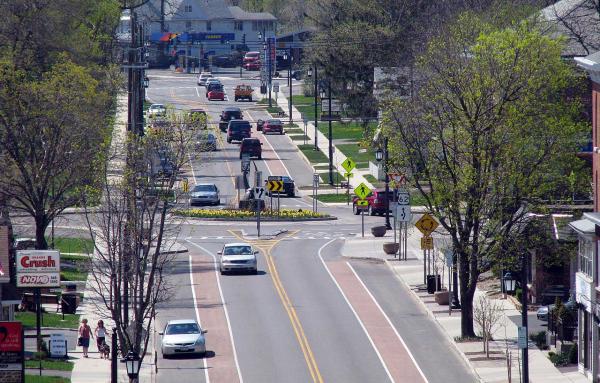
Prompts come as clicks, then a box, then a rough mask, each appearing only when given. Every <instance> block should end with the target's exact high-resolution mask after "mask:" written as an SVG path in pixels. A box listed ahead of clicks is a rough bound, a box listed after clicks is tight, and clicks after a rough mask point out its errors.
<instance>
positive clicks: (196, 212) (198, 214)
mask: <svg viewBox="0 0 600 383" xmlns="http://www.w3.org/2000/svg"><path fill="white" fill-rule="evenodd" d="M173 214H174V215H178V216H183V217H194V218H249V219H250V218H254V216H255V215H256V213H255V212H254V211H250V210H236V209H222V210H212V209H188V210H175V211H173ZM260 215H261V216H262V217H269V218H275V217H279V218H281V219H294V218H298V219H302V218H328V217H330V215H328V214H321V213H313V212H312V210H302V209H298V210H291V209H281V210H280V212H279V215H278V214H277V211H276V210H265V211H263V212H261V213H260Z"/></svg>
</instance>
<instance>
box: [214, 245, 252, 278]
mask: <svg viewBox="0 0 600 383" xmlns="http://www.w3.org/2000/svg"><path fill="white" fill-rule="evenodd" d="M217 254H218V255H219V256H220V258H219V271H220V272H221V274H225V273H226V272H229V271H249V272H252V273H254V274H256V273H257V272H258V267H257V262H256V255H257V254H258V251H256V250H254V248H252V246H251V245H249V244H247V243H228V244H226V245H225V246H223V249H222V250H221V251H219V252H218V253H217Z"/></svg>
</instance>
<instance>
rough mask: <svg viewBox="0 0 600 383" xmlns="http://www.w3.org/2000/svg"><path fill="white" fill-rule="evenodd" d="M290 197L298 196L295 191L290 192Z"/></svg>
mask: <svg viewBox="0 0 600 383" xmlns="http://www.w3.org/2000/svg"><path fill="white" fill-rule="evenodd" d="M288 196H289V197H291V198H294V197H295V196H296V193H295V192H291V193H290V194H288Z"/></svg>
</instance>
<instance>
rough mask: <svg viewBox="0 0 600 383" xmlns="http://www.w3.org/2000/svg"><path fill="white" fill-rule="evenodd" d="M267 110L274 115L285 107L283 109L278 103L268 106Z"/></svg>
mask: <svg viewBox="0 0 600 383" xmlns="http://www.w3.org/2000/svg"><path fill="white" fill-rule="evenodd" d="M267 112H269V113H271V114H272V115H277V114H278V113H279V112H283V109H281V108H280V107H279V106H278V105H275V106H271V107H268V106H267Z"/></svg>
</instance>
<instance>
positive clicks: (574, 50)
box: [540, 0, 600, 57]
mask: <svg viewBox="0 0 600 383" xmlns="http://www.w3.org/2000/svg"><path fill="white" fill-rule="evenodd" d="M594 7H597V5H596V4H595V2H593V1H591V0H561V1H558V2H556V3H555V4H552V5H549V6H548V7H546V8H544V9H542V11H541V12H540V15H541V17H542V20H545V21H547V22H548V32H549V34H550V35H551V36H553V37H559V36H564V37H566V39H567V41H566V46H565V48H564V49H563V52H562V55H563V56H564V57H575V56H586V55H589V54H590V53H591V52H595V51H597V50H600V17H599V15H598V10H597V9H595V8H594Z"/></svg>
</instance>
